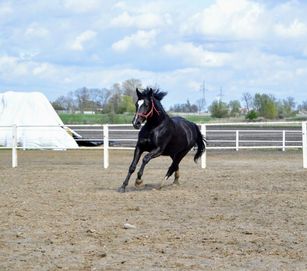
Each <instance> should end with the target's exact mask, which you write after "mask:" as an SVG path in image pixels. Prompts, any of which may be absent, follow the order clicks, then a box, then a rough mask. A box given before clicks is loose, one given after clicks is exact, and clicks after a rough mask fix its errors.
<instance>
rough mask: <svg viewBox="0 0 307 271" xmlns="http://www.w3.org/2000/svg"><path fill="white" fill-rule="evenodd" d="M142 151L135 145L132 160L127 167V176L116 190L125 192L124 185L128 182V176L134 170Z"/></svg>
mask: <svg viewBox="0 0 307 271" xmlns="http://www.w3.org/2000/svg"><path fill="white" fill-rule="evenodd" d="M142 153H143V151H142V150H141V149H140V147H138V146H137V147H136V148H135V151H134V156H133V160H132V162H131V165H130V167H129V170H128V174H127V177H126V179H125V181H124V182H123V184H122V186H121V187H119V188H118V192H121V193H123V192H125V189H126V186H127V185H128V183H129V179H130V176H131V174H132V173H133V172H134V171H135V169H136V165H137V163H138V162H139V160H140V157H141V155H142Z"/></svg>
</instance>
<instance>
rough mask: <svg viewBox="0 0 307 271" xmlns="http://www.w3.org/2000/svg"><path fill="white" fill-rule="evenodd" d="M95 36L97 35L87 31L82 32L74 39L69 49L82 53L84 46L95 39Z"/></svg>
mask: <svg viewBox="0 0 307 271" xmlns="http://www.w3.org/2000/svg"><path fill="white" fill-rule="evenodd" d="M96 34H97V33H96V32H95V31H92V30H87V31H84V32H82V33H81V34H79V35H78V36H77V37H76V38H75V40H74V41H73V43H72V44H71V46H70V48H71V49H72V50H76V51H83V50H84V44H85V43H86V42H89V41H91V40H92V39H94V38H95V37H96Z"/></svg>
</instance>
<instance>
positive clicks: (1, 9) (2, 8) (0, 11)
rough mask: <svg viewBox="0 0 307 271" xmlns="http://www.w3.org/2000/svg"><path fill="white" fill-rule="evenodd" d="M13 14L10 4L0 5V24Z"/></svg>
mask: <svg viewBox="0 0 307 271" xmlns="http://www.w3.org/2000/svg"><path fill="white" fill-rule="evenodd" d="M12 13H13V8H12V6H11V4H10V3H5V2H4V3H0V22H1V21H2V19H3V20H5V19H6V17H7V16H9V15H11V14H12Z"/></svg>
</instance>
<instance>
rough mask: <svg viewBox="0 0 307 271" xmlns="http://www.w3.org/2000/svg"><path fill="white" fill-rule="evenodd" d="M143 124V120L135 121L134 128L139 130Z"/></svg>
mask: <svg viewBox="0 0 307 271" xmlns="http://www.w3.org/2000/svg"><path fill="white" fill-rule="evenodd" d="M141 126H142V123H141V122H137V123H133V127H134V129H137V130H139V129H140V128H141Z"/></svg>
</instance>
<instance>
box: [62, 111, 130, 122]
mask: <svg viewBox="0 0 307 271" xmlns="http://www.w3.org/2000/svg"><path fill="white" fill-rule="evenodd" d="M59 116H60V118H61V120H62V121H63V122H64V123H65V124H107V123H108V124H110V123H114V124H125V123H131V120H132V118H133V114H95V115H86V114H68V113H60V114H59Z"/></svg>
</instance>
